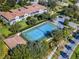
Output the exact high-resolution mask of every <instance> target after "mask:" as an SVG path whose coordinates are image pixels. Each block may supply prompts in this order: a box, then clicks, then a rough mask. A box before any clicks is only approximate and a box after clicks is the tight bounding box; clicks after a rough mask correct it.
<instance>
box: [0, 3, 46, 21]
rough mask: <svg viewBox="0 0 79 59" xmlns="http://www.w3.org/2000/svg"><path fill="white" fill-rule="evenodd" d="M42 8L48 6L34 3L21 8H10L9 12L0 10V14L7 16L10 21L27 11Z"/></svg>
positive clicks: (27, 12) (30, 11)
mask: <svg viewBox="0 0 79 59" xmlns="http://www.w3.org/2000/svg"><path fill="white" fill-rule="evenodd" d="M40 9H46V7H44V6H42V5H39V4H33V5H31V6H24V7H21V8H19V9H14V10H10V11H8V12H0V14H1V15H2V16H3V17H5V18H6V19H7V20H8V21H11V20H13V19H14V18H15V17H16V16H22V15H24V14H25V13H26V14H29V13H32V12H34V11H38V10H40Z"/></svg>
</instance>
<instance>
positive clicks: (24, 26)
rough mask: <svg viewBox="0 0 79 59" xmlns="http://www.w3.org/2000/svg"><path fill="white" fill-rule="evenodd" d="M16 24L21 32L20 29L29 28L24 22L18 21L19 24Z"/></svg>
mask: <svg viewBox="0 0 79 59" xmlns="http://www.w3.org/2000/svg"><path fill="white" fill-rule="evenodd" d="M18 24H19V25H20V26H21V27H20V30H22V29H24V28H26V27H28V26H29V25H27V24H26V22H25V21H20V22H18Z"/></svg>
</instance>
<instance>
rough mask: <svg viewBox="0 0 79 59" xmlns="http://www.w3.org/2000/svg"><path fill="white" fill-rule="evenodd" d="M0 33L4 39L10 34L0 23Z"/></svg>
mask: <svg viewBox="0 0 79 59" xmlns="http://www.w3.org/2000/svg"><path fill="white" fill-rule="evenodd" d="M0 33H1V34H2V35H4V36H5V37H7V36H8V35H9V34H11V32H10V31H9V30H8V28H7V27H6V26H4V25H2V24H1V23H0Z"/></svg>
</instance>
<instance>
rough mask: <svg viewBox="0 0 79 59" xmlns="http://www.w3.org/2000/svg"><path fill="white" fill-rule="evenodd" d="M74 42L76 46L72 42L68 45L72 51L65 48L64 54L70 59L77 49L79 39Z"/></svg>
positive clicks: (61, 57) (62, 58) (60, 57)
mask: <svg viewBox="0 0 79 59" xmlns="http://www.w3.org/2000/svg"><path fill="white" fill-rule="evenodd" d="M73 41H74V42H75V44H72V43H71V42H70V43H68V46H70V47H71V48H72V50H68V49H67V48H66V47H65V48H64V50H63V52H65V53H66V54H67V55H68V56H69V57H68V58H69V59H70V57H71V55H72V54H73V52H74V50H75V48H76V47H77V45H78V43H79V40H78V39H73ZM68 58H64V57H63V56H62V55H60V56H59V57H58V59H68Z"/></svg>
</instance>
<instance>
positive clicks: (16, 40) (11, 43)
mask: <svg viewBox="0 0 79 59" xmlns="http://www.w3.org/2000/svg"><path fill="white" fill-rule="evenodd" d="M4 42H5V43H6V44H7V45H8V47H9V48H10V49H12V48H14V47H16V46H17V45H18V44H26V41H25V40H24V39H23V38H22V37H20V36H19V35H15V36H13V37H9V38H7V39H5V40H4Z"/></svg>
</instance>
